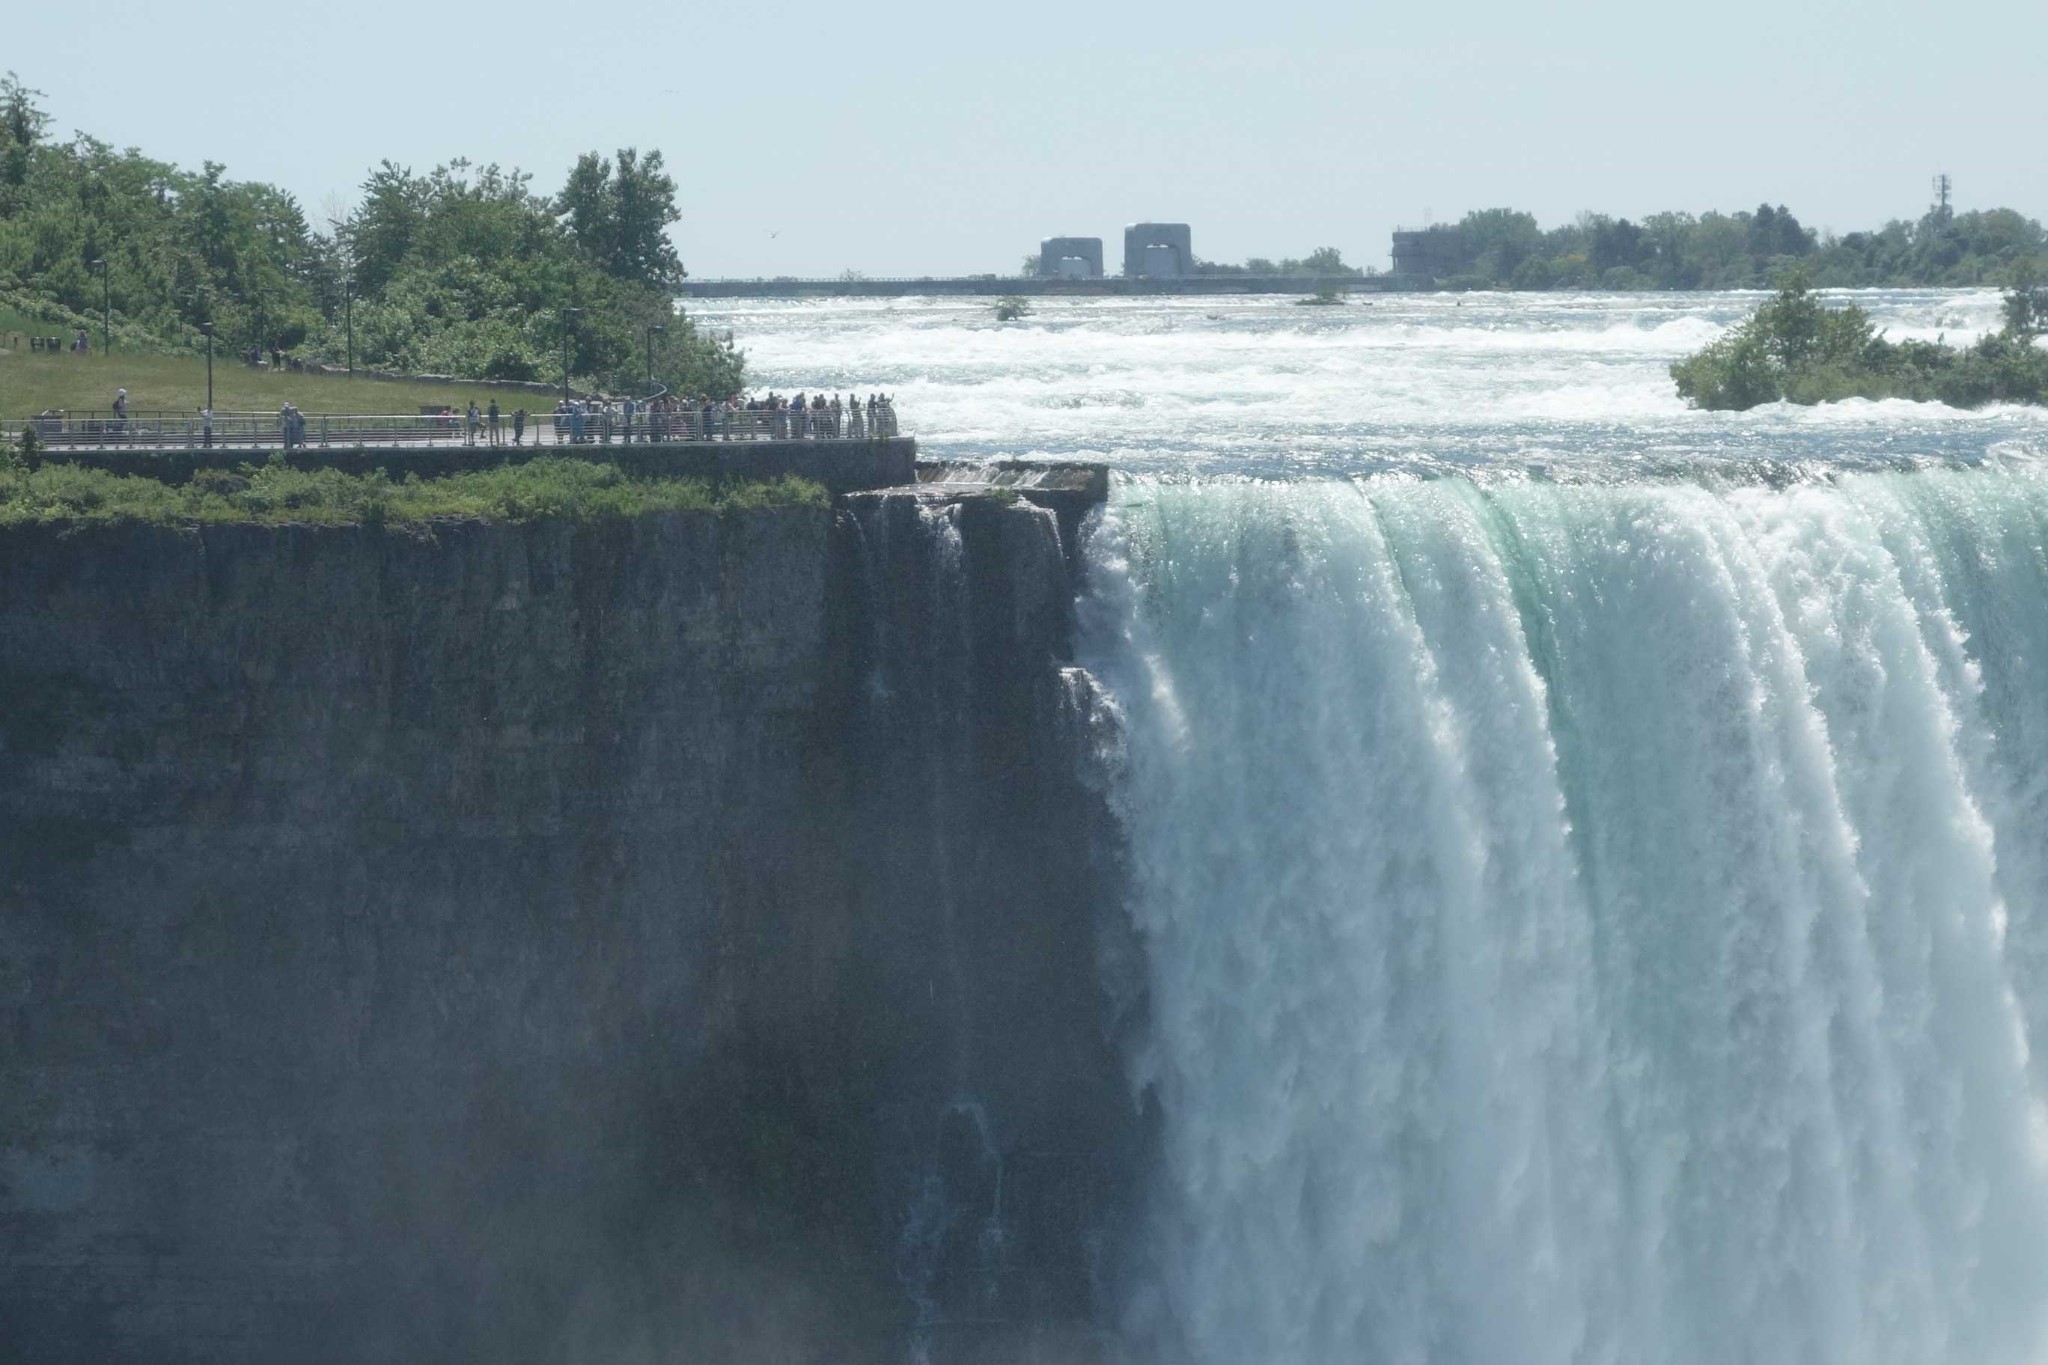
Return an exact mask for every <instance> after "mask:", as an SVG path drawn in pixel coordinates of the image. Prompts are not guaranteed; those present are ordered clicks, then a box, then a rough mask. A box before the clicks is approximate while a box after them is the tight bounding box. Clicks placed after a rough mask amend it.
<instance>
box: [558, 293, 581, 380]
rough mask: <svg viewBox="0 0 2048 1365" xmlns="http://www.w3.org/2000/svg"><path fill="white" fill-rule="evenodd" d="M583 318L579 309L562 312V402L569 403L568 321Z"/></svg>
mask: <svg viewBox="0 0 2048 1365" xmlns="http://www.w3.org/2000/svg"><path fill="white" fill-rule="evenodd" d="M582 316H583V310H582V309H581V308H564V309H563V310H562V401H563V402H564V403H566V402H568V401H569V319H571V318H578V317H582Z"/></svg>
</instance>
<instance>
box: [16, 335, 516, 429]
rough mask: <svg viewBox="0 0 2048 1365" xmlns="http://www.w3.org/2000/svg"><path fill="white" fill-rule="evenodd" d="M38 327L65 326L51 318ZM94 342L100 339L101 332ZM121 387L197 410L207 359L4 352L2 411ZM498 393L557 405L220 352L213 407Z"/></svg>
mask: <svg viewBox="0 0 2048 1365" xmlns="http://www.w3.org/2000/svg"><path fill="white" fill-rule="evenodd" d="M41 328H42V329H43V330H49V331H53V332H54V331H61V329H55V328H50V327H49V325H48V324H41ZM8 330H9V328H8V326H7V322H6V319H5V317H4V316H0V332H5V331H8ZM93 345H94V347H95V348H97V347H98V345H99V336H98V334H97V333H95V334H94V335H93ZM123 388H125V389H127V390H128V409H129V411H130V412H136V413H142V412H156V411H163V412H180V413H195V412H197V411H199V409H200V408H201V407H203V406H204V405H205V403H206V359H205V357H203V356H179V355H124V354H122V353H121V351H120V350H119V349H118V348H117V349H116V350H115V352H114V354H113V355H112V356H111V357H103V356H101V355H100V354H99V352H98V350H97V349H95V350H94V352H93V354H92V355H90V356H83V357H82V356H74V355H72V354H70V353H69V352H59V353H58V354H56V355H46V354H43V353H41V352H32V351H26V350H24V351H0V418H6V419H10V420H14V419H19V418H23V417H33V416H34V415H35V414H37V413H39V412H43V411H45V410H49V409H54V410H57V411H60V412H82V411H87V410H90V409H95V408H97V409H105V408H108V407H111V406H112V405H113V402H114V390H116V389H123ZM493 396H495V397H496V398H497V400H498V406H499V407H501V408H503V409H505V410H506V411H507V412H509V411H511V410H512V409H513V408H520V407H523V408H525V409H527V410H528V411H529V412H545V411H550V410H552V409H553V407H554V400H553V399H551V398H549V397H548V396H547V395H546V394H540V393H528V392H524V391H522V390H518V389H483V388H475V387H470V386H466V385H444V384H427V383H419V382H416V381H413V380H384V379H351V378H349V377H348V376H346V375H312V374H291V373H289V372H287V373H284V374H272V373H270V372H269V371H268V370H252V369H250V368H249V367H248V366H246V365H244V364H242V363H241V361H239V360H236V359H233V358H230V357H226V356H222V355H218V354H216V355H215V356H214V360H213V407H214V411H215V412H223V413H225V412H276V411H277V410H278V409H279V408H280V407H283V406H284V405H285V403H287V402H292V403H296V404H298V406H299V410H300V411H302V412H308V413H321V412H350V413H417V412H418V411H419V410H420V405H421V404H423V403H435V404H440V403H445V404H448V405H449V406H451V407H453V408H455V409H456V410H457V411H458V412H459V411H461V410H462V408H463V407H464V406H466V405H467V404H468V402H469V400H470V399H472V398H474V399H476V401H477V404H478V406H480V407H486V406H489V404H490V401H491V398H492V397H493Z"/></svg>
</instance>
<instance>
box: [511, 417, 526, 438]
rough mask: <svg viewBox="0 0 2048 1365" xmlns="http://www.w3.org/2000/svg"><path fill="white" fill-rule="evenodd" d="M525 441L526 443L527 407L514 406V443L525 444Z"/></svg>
mask: <svg viewBox="0 0 2048 1365" xmlns="http://www.w3.org/2000/svg"><path fill="white" fill-rule="evenodd" d="M525 443H526V409H525V408H514V409H512V444H513V445H515V446H516V445H524V444H525Z"/></svg>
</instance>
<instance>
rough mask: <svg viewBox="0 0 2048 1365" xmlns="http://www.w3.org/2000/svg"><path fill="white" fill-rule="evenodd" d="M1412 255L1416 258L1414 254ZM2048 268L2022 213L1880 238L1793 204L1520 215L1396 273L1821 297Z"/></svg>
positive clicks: (1938, 218)
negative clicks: (1804, 217)
mask: <svg viewBox="0 0 2048 1365" xmlns="http://www.w3.org/2000/svg"><path fill="white" fill-rule="evenodd" d="M1404 248H1405V250H1404ZM2026 263H2033V264H2034V265H2036V266H2037V267H2040V268H2048V233H2044V232H2043V230H2042V227H2041V224H2040V223H2039V222H2037V221H2036V220H2034V219H2031V218H2028V217H2025V216H2024V215H2022V214H2020V213H2017V212H2015V211H2014V210H2012V209H1984V210H1979V211H1974V212H1970V213H1956V212H1955V211H1953V210H1952V209H1950V208H1948V207H1946V206H1940V207H1936V208H1932V209H1929V210H1928V211H1927V212H1926V213H1925V214H1923V215H1922V216H1921V217H1920V219H1919V220H1918V221H1917V222H1911V223H1909V222H1905V221H1902V220H1895V221H1893V222H1890V223H1887V224H1885V225H1884V226H1883V227H1881V228H1879V229H1877V230H1876V231H1875V232H1852V233H1849V234H1848V235H1846V236H1841V237H1837V236H1835V235H1833V234H1831V233H1830V234H1822V233H1817V232H1815V231H1814V230H1813V229H1812V228H1809V227H1807V226H1805V225H1804V224H1802V223H1801V222H1800V221H1799V219H1798V218H1796V217H1795V216H1794V215H1793V213H1792V211H1791V210H1790V209H1788V208H1786V207H1784V206H1783V205H1782V204H1781V205H1778V206H1776V207H1773V206H1772V205H1770V204H1760V205H1758V206H1757V207H1756V209H1755V210H1754V211H1745V212H1739V213H1703V214H1699V215H1697V216H1695V215H1693V214H1690V213H1656V214H1651V215H1650V216H1649V217H1647V218H1644V219H1643V220H1642V221H1641V222H1631V221H1630V220H1629V219H1626V218H1610V217H1607V216H1606V215H1605V214H1597V213H1588V214H1581V215H1580V216H1579V218H1578V220H1577V221H1576V222H1572V223H1568V224H1565V225H1564V226H1562V227H1555V228H1550V229H1548V230H1545V229H1543V228H1541V227H1539V226H1538V225H1537V222H1536V219H1535V217H1534V215H1532V214H1527V213H1523V212H1521V211H1519V210H1516V209H1482V210H1480V211H1478V212H1476V213H1468V214H1466V215H1465V217H1464V218H1463V219H1461V220H1460V221H1459V222H1457V223H1455V224H1445V225H1443V226H1440V227H1434V228H1429V229H1426V230H1424V231H1422V232H1416V233H1397V234H1396V236H1395V259H1394V269H1395V272H1396V273H1397V274H1410V275H1417V276H1423V277H1427V278H1430V279H1434V280H1436V281H1438V282H1439V283H1442V284H1444V285H1446V286H1447V287H1450V288H1471V289H1753V288H1763V287H1768V286H1771V285H1773V284H1775V283H1777V282H1778V281H1779V280H1780V279H1781V278H1782V277H1783V276H1784V275H1785V274H1786V272H1787V269H1788V268H1790V267H1797V268H1798V270H1799V271H1800V272H1801V274H1802V276H1803V277H1804V278H1805V279H1807V280H1809V281H1810V282H1811V283H1812V284H1813V285H1815V286H1817V287H1821V288H1855V287H1859V286H1861V287H1870V286H1890V287H1911V286H1939V285H1954V286H1968V285H1986V284H1999V285H2002V284H2005V283H2007V282H2009V281H2010V280H2012V279H2013V278H2014V272H2015V271H2016V270H2017V269H2018V268H2020V267H2021V266H2022V265H2023V264H2026Z"/></svg>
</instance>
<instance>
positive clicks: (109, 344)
mask: <svg viewBox="0 0 2048 1365" xmlns="http://www.w3.org/2000/svg"><path fill="white" fill-rule="evenodd" d="M92 268H93V269H94V270H97V271H99V272H100V354H101V355H102V356H110V355H112V354H113V353H114V283H113V281H114V277H113V273H112V272H111V271H109V270H108V269H107V261H106V258H105V257H104V256H102V257H101V258H100V259H98V260H96V261H94V262H93V263H92Z"/></svg>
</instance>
